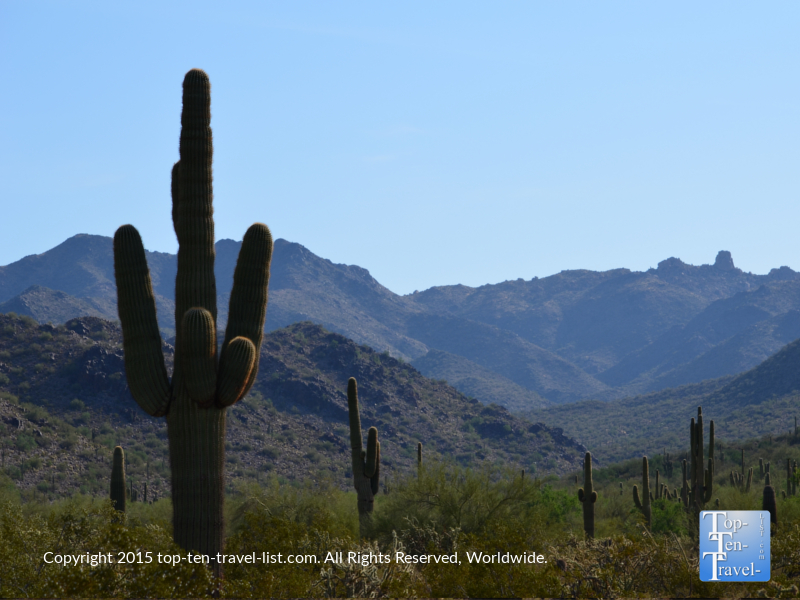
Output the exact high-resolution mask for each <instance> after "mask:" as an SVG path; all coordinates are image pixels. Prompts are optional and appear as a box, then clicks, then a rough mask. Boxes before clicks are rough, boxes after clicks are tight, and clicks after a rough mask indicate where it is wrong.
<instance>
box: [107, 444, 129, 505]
mask: <svg viewBox="0 0 800 600" xmlns="http://www.w3.org/2000/svg"><path fill="white" fill-rule="evenodd" d="M127 495H128V492H127V489H126V488H125V452H124V450H123V449H122V447H121V446H117V447H116V448H114V462H113V464H112V466H111V503H112V504H113V505H114V508H116V509H117V510H118V511H121V512H125V508H126V501H127Z"/></svg>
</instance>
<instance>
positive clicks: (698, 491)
mask: <svg viewBox="0 0 800 600" xmlns="http://www.w3.org/2000/svg"><path fill="white" fill-rule="evenodd" d="M689 433H690V436H689V438H690V444H689V446H690V452H689V456H690V458H691V465H690V473H691V480H690V482H689V484H690V485H691V491H690V501H689V504H690V505H691V507H692V508H693V510H694V511H695V512H696V513H698V514H699V513H700V511H702V510H703V505H704V504H705V503H706V502H710V501H711V495H712V493H713V487H714V421H711V423H710V425H709V443H708V467H706V464H705V461H704V460H703V409H702V407H699V406H698V407H697V421H695V420H694V418H693V419H692V422H691V425H690V432H689Z"/></svg>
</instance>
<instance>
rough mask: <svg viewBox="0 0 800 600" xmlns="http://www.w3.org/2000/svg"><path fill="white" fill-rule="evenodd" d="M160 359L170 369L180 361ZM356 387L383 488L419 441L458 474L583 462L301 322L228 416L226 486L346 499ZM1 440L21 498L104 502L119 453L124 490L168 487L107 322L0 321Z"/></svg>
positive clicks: (154, 430)
mask: <svg viewBox="0 0 800 600" xmlns="http://www.w3.org/2000/svg"><path fill="white" fill-rule="evenodd" d="M163 350H164V353H165V358H166V362H167V367H168V370H169V371H171V366H172V359H173V356H174V349H173V348H172V347H171V346H170V345H168V344H164V345H163ZM351 376H354V377H356V378H357V380H358V384H359V399H360V401H361V419H362V423H364V427H365V429H366V428H367V427H370V426H373V425H374V426H377V427H378V429H379V433H380V439H381V460H382V473H383V474H384V475H388V476H389V477H392V476H393V475H395V474H398V473H400V472H404V471H409V470H412V469H413V468H414V467H415V464H416V447H417V443H418V442H420V441H421V442H422V443H423V444H424V449H425V450H424V451H425V455H426V456H427V457H429V458H442V459H447V460H452V461H456V462H459V463H461V464H463V465H465V466H476V465H477V464H478V463H480V462H483V461H489V462H490V463H496V464H508V465H515V466H517V467H518V468H525V469H528V470H529V471H531V472H540V473H566V472H568V471H570V470H572V469H575V468H577V467H578V466H579V465H580V464H581V460H582V456H583V453H584V452H585V448H584V447H583V446H581V445H580V444H578V443H576V442H575V441H574V440H571V439H569V438H567V437H565V436H564V435H563V433H562V432H561V430H559V429H558V428H551V427H548V426H546V425H543V424H541V423H532V422H529V421H525V420H523V419H521V418H519V417H515V416H513V415H511V414H510V413H509V412H508V411H507V410H506V409H505V408H503V407H500V406H497V405H489V406H484V405H483V404H481V403H480V402H478V401H477V400H474V399H470V398H467V397H466V396H464V395H463V394H461V393H459V392H458V391H457V390H455V389H454V388H452V387H451V386H449V385H447V384H446V383H444V382H441V381H434V380H430V379H427V378H425V377H424V376H422V375H421V374H420V373H419V372H418V371H417V370H416V369H414V368H413V367H412V366H411V365H409V364H408V363H404V362H402V361H401V360H398V359H395V358H392V357H391V356H389V355H388V354H386V353H383V354H379V353H377V352H375V351H374V350H372V349H370V348H369V347H367V346H360V345H358V344H356V343H355V342H353V341H352V340H349V339H347V338H345V337H344V336H341V335H339V334H336V333H333V332H329V331H326V330H325V329H323V328H322V327H321V326H319V325H315V324H312V323H308V322H303V323H296V324H293V325H291V326H290V327H287V328H282V329H279V330H276V331H274V332H271V333H269V334H267V335H266V336H265V338H264V343H263V346H262V351H261V364H260V369H259V373H258V377H257V379H256V382H255V384H254V386H253V389H252V390H251V393H250V394H249V395H248V396H247V397H246V398H244V399H243V400H242V401H241V402H239V403H238V404H237V405H236V406H235V407H233V408H232V409H231V410H230V411H229V412H228V423H227V440H226V448H227V458H226V461H227V475H228V478H229V480H230V481H232V482H234V483H235V482H237V481H239V482H242V481H246V480H252V479H258V477H260V476H262V475H264V474H266V473H268V472H272V473H275V474H277V475H279V476H281V477H284V478H286V479H304V478H308V477H318V476H325V477H330V478H333V480H334V481H335V482H336V483H337V484H339V485H341V486H342V487H347V488H349V487H350V486H351V485H352V480H351V478H349V475H348V473H347V471H348V469H349V468H350V467H349V465H350V441H349V428H348V416H347V414H348V413H347V397H346V390H347V380H348V378H349V377H351ZM0 438H2V439H1V440H0V441H1V442H2V446H3V449H4V450H3V461H4V464H3V468H4V470H5V473H6V474H7V475H9V476H11V477H12V478H14V479H16V480H17V482H18V485H19V486H21V487H24V488H28V489H30V488H36V489H39V490H42V491H49V490H51V485H53V486H56V487H57V488H58V489H59V490H61V491H63V490H65V489H73V490H74V489H78V488H80V489H82V490H85V491H86V492H89V493H101V492H102V493H107V488H106V485H107V477H108V472H109V471H108V469H109V457H110V453H111V450H112V449H113V447H114V446H115V445H118V444H121V445H123V446H125V448H126V454H127V456H128V475H129V478H131V479H133V480H134V481H136V482H138V483H141V482H143V481H145V478H147V480H148V481H149V482H150V483H149V485H150V489H151V492H152V491H153V490H156V493H158V494H163V493H164V491H165V490H167V489H168V486H167V482H168V481H169V463H168V460H167V458H168V457H167V445H166V429H165V424H164V420H163V419H153V418H150V417H149V416H148V415H146V414H145V413H144V412H143V411H141V410H140V409H139V408H138V406H137V405H136V403H135V402H134V400H133V398H132V397H131V395H130V392H129V390H128V386H127V382H126V379H125V373H124V359H123V355H122V350H121V332H120V329H119V327H118V326H117V325H116V324H114V323H111V322H108V321H104V320H102V319H98V318H95V317H82V318H80V319H73V320H70V321H68V322H67V323H66V324H65V325H61V326H52V325H39V324H37V323H36V322H35V321H34V320H33V319H32V318H30V317H28V316H8V315H0ZM148 473H149V474H148Z"/></svg>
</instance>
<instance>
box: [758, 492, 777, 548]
mask: <svg viewBox="0 0 800 600" xmlns="http://www.w3.org/2000/svg"><path fill="white" fill-rule="evenodd" d="M761 510H766V511H769V534H770V535H771V536H772V535H775V529H776V528H777V525H778V502H777V501H776V499H775V488H774V487H772V486H771V485H770V484H769V482H767V483H766V485H765V486H764V496H763V498H762V500H761Z"/></svg>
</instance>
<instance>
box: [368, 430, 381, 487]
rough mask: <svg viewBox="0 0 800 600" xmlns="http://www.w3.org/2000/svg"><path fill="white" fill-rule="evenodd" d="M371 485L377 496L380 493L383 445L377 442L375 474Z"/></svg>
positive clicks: (371, 479) (371, 478)
mask: <svg viewBox="0 0 800 600" xmlns="http://www.w3.org/2000/svg"><path fill="white" fill-rule="evenodd" d="M369 482H370V485H371V487H372V494H373V495H375V494H377V493H378V486H379V485H380V482H381V443H380V442H377V447H376V449H375V473H374V474H373V475H372V477H370V479H369Z"/></svg>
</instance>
